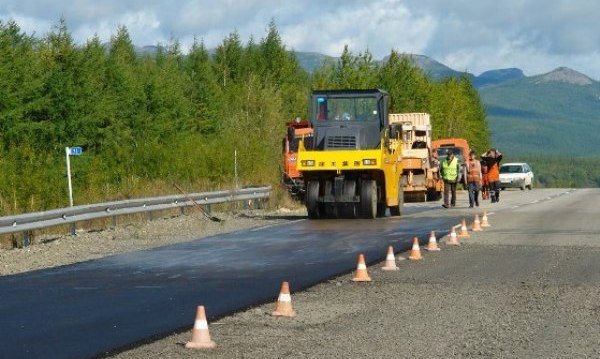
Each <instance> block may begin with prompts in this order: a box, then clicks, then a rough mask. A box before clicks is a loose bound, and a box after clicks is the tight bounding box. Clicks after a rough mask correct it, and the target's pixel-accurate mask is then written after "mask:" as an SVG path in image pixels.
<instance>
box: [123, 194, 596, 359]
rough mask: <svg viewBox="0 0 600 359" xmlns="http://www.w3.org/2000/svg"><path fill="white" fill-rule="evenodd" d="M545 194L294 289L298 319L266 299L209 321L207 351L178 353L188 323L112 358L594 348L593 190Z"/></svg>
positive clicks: (579, 353) (552, 354) (578, 352)
mask: <svg viewBox="0 0 600 359" xmlns="http://www.w3.org/2000/svg"><path fill="white" fill-rule="evenodd" d="M548 193H556V192H544V191H539V192H538V191H531V192H525V193H523V192H509V193H506V194H505V196H504V198H503V200H502V207H500V206H498V207H495V208H494V209H496V213H495V214H493V215H491V216H490V221H491V223H492V226H493V227H492V228H489V229H487V230H486V231H484V232H479V233H472V234H471V237H470V238H468V239H466V240H464V242H463V245H462V246H460V247H451V248H450V247H446V246H444V245H443V244H442V245H441V246H442V251H441V252H438V253H424V254H423V255H424V257H425V259H424V260H423V261H417V262H415V261H409V260H399V261H398V263H399V267H400V270H399V271H396V272H384V271H382V270H381V269H380V268H379V267H380V266H381V264H377V265H373V266H371V267H369V273H370V275H371V276H372V277H373V282H371V283H362V284H358V283H353V282H352V281H351V275H344V276H340V277H338V278H335V279H332V280H330V281H327V282H325V283H321V284H319V285H316V286H314V287H312V288H309V289H307V290H305V291H302V292H297V293H293V294H292V300H293V304H294V309H295V310H296V312H297V313H298V316H297V317H296V318H295V319H291V320H289V319H283V318H273V317H271V316H270V315H269V314H270V312H271V311H272V310H273V309H274V304H273V303H268V304H265V305H262V306H258V307H255V308H252V309H249V310H247V311H244V312H239V313H237V314H234V315H231V316H228V317H225V318H222V319H220V320H217V321H214V322H211V323H210V324H209V326H210V331H211V336H212V338H213V340H215V341H216V342H217V344H218V345H219V347H218V348H217V349H215V350H212V351H208V352H197V351H189V350H186V349H185V348H184V347H183V344H184V343H185V342H186V341H188V340H189V339H190V331H189V330H185V331H184V332H181V333H173V334H172V335H171V336H168V337H166V338H163V339H161V340H157V341H154V342H151V343H148V344H145V345H141V346H139V347H137V348H134V349H131V350H128V351H125V352H122V353H119V354H116V355H114V356H113V357H114V358H140V359H141V358H153V357H157V358H158V357H161V358H162V357H168V358H283V357H290V358H292V357H293V358H296V357H305V358H340V357H374V356H377V357H386V356H387V357H393V358H448V357H458V358H463V357H478V358H588V357H593V358H597V357H600V305H599V303H598V301H597V298H599V296H600V285H599V283H600V262H599V261H598V260H597V259H598V256H599V255H600V239H599V238H600V236H598V234H600V224H599V223H597V220H594V218H596V216H597V211H595V210H594V208H595V204H596V203H597V202H598V200H600V191H599V190H578V191H575V192H572V193H570V194H568V195H563V196H559V197H553V198H550V199H548V198H546V199H544V197H545V196H547V195H548ZM539 199H544V200H543V201H542V202H535V201H538V200H539ZM488 206H489V205H488ZM511 206H512V207H511ZM514 206H519V207H514ZM513 207H514V208H513ZM488 208H490V207H488ZM488 211H490V210H489V209H488ZM575 229H576V230H575ZM542 236H543V237H544V238H546V240H541V239H540V237H542ZM399 257H401V258H402V257H406V254H405V253H402V254H400V255H399ZM291 285H292V290H293V283H291ZM276 296H277V293H274V294H273V297H274V298H275V297H276ZM207 310H208V311H209V313H208V314H209V316H210V308H207ZM190 316H191V317H190V327H191V324H192V323H193V318H192V316H193V313H190Z"/></svg>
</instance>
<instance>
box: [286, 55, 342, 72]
mask: <svg viewBox="0 0 600 359" xmlns="http://www.w3.org/2000/svg"><path fill="white" fill-rule="evenodd" d="M294 55H296V58H297V59H298V62H299V63H300V66H302V68H303V69H305V70H306V71H308V72H313V71H315V70H316V69H317V68H319V67H320V66H321V65H322V64H323V63H324V62H326V61H327V62H329V61H331V62H333V61H336V60H337V57H331V56H327V55H323V54H319V53H318V52H301V51H296V52H294Z"/></svg>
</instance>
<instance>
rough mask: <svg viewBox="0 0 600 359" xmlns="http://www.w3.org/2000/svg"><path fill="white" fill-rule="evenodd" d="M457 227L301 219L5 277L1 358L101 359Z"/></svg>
mask: <svg viewBox="0 0 600 359" xmlns="http://www.w3.org/2000/svg"><path fill="white" fill-rule="evenodd" d="M437 206H439V205H436V207H437ZM413 210H416V209H414V208H413ZM458 220H459V219H458V218H456V217H454V218H451V217H449V216H446V217H437V218H435V217H433V216H431V218H427V219H424V218H423V216H422V215H421V216H420V217H419V218H411V216H405V217H401V218H389V217H388V218H380V219H376V220H310V221H309V220H299V221H293V222H291V223H286V224H282V225H276V226H271V227H265V228H260V229H254V230H244V231H239V232H234V233H230V234H224V235H218V236H213V237H208V238H203V239H199V240H195V241H192V242H186V243H179V244H175V245H169V246H165V247H160V248H155V249H150V250H143V251H137V252H130V253H125V254H120V255H114V256H110V257H105V258H102V259H97V260H92V261H87V262H82V263H77V264H73V265H67V266H62V267H56V268H51V269H46V270H38V271H34V272H29V273H22V274H17V275H11V276H5V277H1V278H0V299H1V301H0V331H1V333H0V357H1V358H87V357H97V356H103V355H106V354H107V353H111V352H114V351H116V350H119V349H121V348H125V347H130V346H132V345H134V344H136V343H140V342H143V341H147V340H150V339H152V338H157V337H160V336H164V335H168V334H170V333H173V332H175V331H179V330H182V329H185V328H191V326H192V324H193V322H194V315H195V308H196V306H197V305H204V306H205V307H206V311H207V316H208V317H209V320H211V319H215V318H218V317H221V316H224V315H226V314H228V313H231V312H234V311H238V310H241V309H245V308H248V307H250V306H253V305H256V304H259V303H263V302H265V301H269V300H273V299H274V298H276V297H277V295H278V291H279V287H280V284H281V282H282V281H289V282H290V285H291V288H292V291H295V290H299V289H302V288H306V287H308V286H311V285H314V284H316V283H318V282H321V281H323V280H326V279H328V278H331V277H334V276H336V275H339V274H342V273H347V272H349V271H352V270H354V269H355V268H356V261H357V255H358V253H364V254H365V256H366V258H367V261H368V262H369V263H373V262H375V261H379V260H382V259H383V258H384V257H385V254H386V248H387V246H388V245H393V246H394V247H395V249H396V251H404V250H406V249H408V248H409V247H410V245H411V243H412V238H413V237H414V236H419V238H420V239H421V242H422V243H423V242H425V240H426V238H428V234H429V231H430V230H439V229H442V228H445V229H446V231H445V233H447V231H448V230H447V229H448V228H450V226H451V225H453V224H456V223H457V222H458ZM424 223H427V224H426V225H424ZM438 233H439V236H441V235H443V234H445V233H444V231H439V232H438ZM75 240H76V239H75Z"/></svg>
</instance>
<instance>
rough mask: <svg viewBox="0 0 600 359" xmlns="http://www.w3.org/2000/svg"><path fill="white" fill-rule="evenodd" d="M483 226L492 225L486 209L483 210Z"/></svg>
mask: <svg viewBox="0 0 600 359" xmlns="http://www.w3.org/2000/svg"><path fill="white" fill-rule="evenodd" d="M481 226H482V227H491V226H490V223H489V222H488V217H487V213H486V211H485V209H484V210H483V216H482V217H481Z"/></svg>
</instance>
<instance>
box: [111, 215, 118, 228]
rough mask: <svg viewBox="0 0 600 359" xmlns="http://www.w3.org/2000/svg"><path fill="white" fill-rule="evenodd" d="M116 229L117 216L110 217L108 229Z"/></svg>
mask: <svg viewBox="0 0 600 359" xmlns="http://www.w3.org/2000/svg"><path fill="white" fill-rule="evenodd" d="M115 228H117V216H112V223H111V227H110V229H115Z"/></svg>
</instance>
